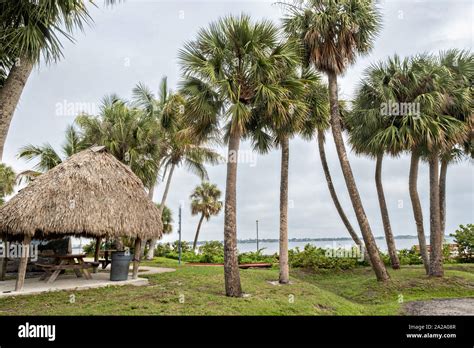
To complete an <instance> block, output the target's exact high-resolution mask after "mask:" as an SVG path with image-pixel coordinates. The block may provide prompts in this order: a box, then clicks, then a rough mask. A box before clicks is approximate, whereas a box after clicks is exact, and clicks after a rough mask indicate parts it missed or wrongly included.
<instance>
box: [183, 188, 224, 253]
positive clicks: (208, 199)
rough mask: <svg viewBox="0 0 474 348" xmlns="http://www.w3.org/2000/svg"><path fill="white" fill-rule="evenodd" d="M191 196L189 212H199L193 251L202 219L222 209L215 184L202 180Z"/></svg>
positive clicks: (219, 192)
mask: <svg viewBox="0 0 474 348" xmlns="http://www.w3.org/2000/svg"><path fill="white" fill-rule="evenodd" d="M190 198H191V214H192V215H193V216H194V215H198V214H201V217H200V219H199V223H198V226H197V229H196V235H195V237H194V242H193V251H194V250H196V244H197V241H198V238H199V231H200V230H201V225H202V221H203V220H204V218H206V220H207V221H209V219H210V218H211V216H213V215H218V214H219V212H220V211H221V210H222V201H220V200H219V199H220V198H221V191H220V190H219V189H218V188H217V186H216V185H214V184H210V183H208V182H203V183H202V184H201V185H199V186H196V188H195V189H194V191H193V193H192V194H191V196H190Z"/></svg>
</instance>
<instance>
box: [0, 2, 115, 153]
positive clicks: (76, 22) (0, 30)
mask: <svg viewBox="0 0 474 348" xmlns="http://www.w3.org/2000/svg"><path fill="white" fill-rule="evenodd" d="M105 2H106V3H108V4H112V3H114V2H116V1H114V0H106V1H105ZM86 3H89V1H85V0H52V1H31V0H15V1H10V0H8V1H1V2H0V38H1V39H0V40H1V41H0V42H1V47H2V49H1V52H0V160H1V158H2V157H3V148H4V145H5V141H6V137H7V134H8V129H9V127H10V123H11V120H12V118H13V113H14V111H15V108H16V106H17V104H18V101H19V100H20V96H21V93H22V92H23V88H24V87H25V84H26V81H27V80H28V77H29V75H30V73H31V71H32V69H33V66H34V65H35V64H37V63H38V62H39V60H40V57H41V56H43V58H44V60H45V61H46V62H47V63H51V62H55V61H58V60H59V59H60V58H61V57H62V47H63V46H62V44H61V40H60V38H61V37H62V38H65V39H67V40H69V41H73V37H72V34H73V33H74V30H75V29H80V30H82V29H83V25H84V24H89V23H90V22H91V21H92V20H91V17H90V15H89V12H88V10H87V6H86Z"/></svg>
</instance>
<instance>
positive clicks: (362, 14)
mask: <svg viewBox="0 0 474 348" xmlns="http://www.w3.org/2000/svg"><path fill="white" fill-rule="evenodd" d="M286 8H287V9H288V11H289V14H288V15H287V16H286V17H285V18H284V28H285V30H286V32H289V33H295V35H296V36H297V37H298V38H300V39H301V41H302V42H303V44H304V47H305V48H306V52H307V54H308V60H309V61H310V62H311V64H313V65H314V67H315V68H316V69H317V70H319V71H322V72H324V73H326V74H327V76H328V83H329V105H330V110H331V118H330V123H331V129H332V133H333V137H334V142H335V144H336V150H337V154H338V157H339V162H340V165H341V168H342V172H343V174H344V179H345V181H346V186H347V189H348V191H349V196H350V198H351V202H352V206H353V208H354V211H355V214H356V216H357V220H358V222H359V226H360V229H361V232H362V236H363V238H364V242H365V246H366V249H367V252H368V254H369V257H370V261H371V265H372V268H373V269H374V271H375V274H376V277H377V280H379V281H386V280H388V279H389V275H388V273H387V270H386V269H385V266H384V264H383V262H382V259H381V258H380V255H379V251H378V248H377V245H376V243H375V239H374V236H373V234H372V231H371V228H370V225H369V221H368V219H367V215H366V213H365V211H364V207H363V205H362V201H361V199H360V195H359V191H358V189H357V185H356V182H355V180H354V176H353V173H352V169H351V166H350V163H349V160H348V158H347V152H346V148H345V145H344V139H343V137H342V129H341V117H340V114H339V104H338V95H337V93H338V91H337V76H338V75H340V74H342V73H343V72H344V71H345V70H346V69H347V67H348V66H349V65H350V64H352V63H354V62H355V60H356V57H357V56H358V55H359V54H365V53H367V52H369V51H370V49H371V48H372V44H373V41H374V38H375V36H376V35H377V33H378V31H379V28H380V13H379V11H378V9H377V8H376V6H375V2H374V1H371V0H364V1H352V0H341V1H334V0H329V1H328V0H308V1H296V2H295V4H294V5H289V6H286Z"/></svg>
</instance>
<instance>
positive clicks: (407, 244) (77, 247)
mask: <svg viewBox="0 0 474 348" xmlns="http://www.w3.org/2000/svg"><path fill="white" fill-rule="evenodd" d="M445 240H446V242H447V243H453V238H452V237H446V238H445ZM80 242H81V240H80V239H78V238H74V239H73V251H74V252H82V248H81V243H80ZM376 242H377V245H378V247H379V248H380V249H381V250H382V251H384V252H386V251H387V244H386V243H385V239H376ZM427 242H428V243H429V240H427ZM87 243H88V240H87V239H85V238H82V245H85V244H87ZM306 244H312V245H315V246H318V247H320V248H338V247H344V248H349V247H350V246H351V245H353V244H354V243H351V241H349V240H344V241H312V242H289V244H288V247H289V248H290V249H294V248H296V247H298V248H300V249H303V248H304V246H305V245H306ZM417 244H418V239H417V238H416V237H414V238H410V239H396V240H395V245H396V246H397V249H410V248H411V247H412V246H413V245H417ZM237 247H238V249H239V252H241V253H244V252H248V251H257V243H238V245H237ZM258 247H259V248H260V249H262V248H264V250H263V251H262V253H263V254H267V255H272V254H274V253H278V242H265V243H264V242H260V243H258Z"/></svg>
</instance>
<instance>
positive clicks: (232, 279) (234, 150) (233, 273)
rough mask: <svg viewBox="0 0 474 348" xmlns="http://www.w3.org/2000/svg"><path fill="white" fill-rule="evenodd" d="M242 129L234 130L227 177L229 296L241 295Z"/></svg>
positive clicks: (226, 208) (225, 246) (225, 209)
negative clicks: (239, 189)
mask: <svg viewBox="0 0 474 348" xmlns="http://www.w3.org/2000/svg"><path fill="white" fill-rule="evenodd" d="M239 146H240V131H237V130H235V129H234V130H233V131H231V135H230V138H229V147H228V154H227V178H226V188H225V208H224V279H225V293H226V295H227V296H232V297H241V296H242V286H241V284H240V273H239V262H238V255H237V216H236V215H237V160H238V153H239Z"/></svg>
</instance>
